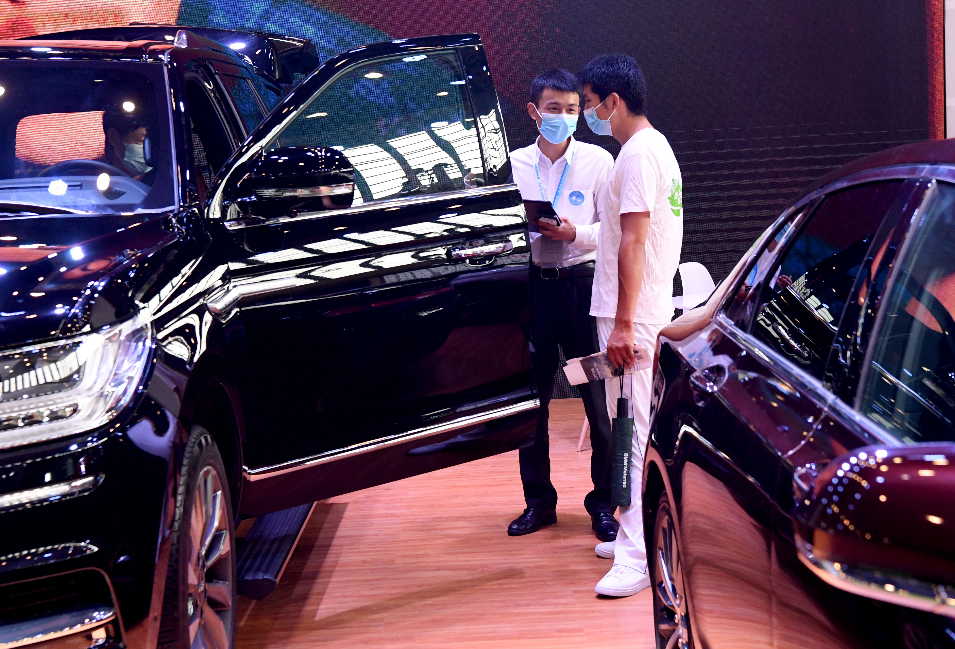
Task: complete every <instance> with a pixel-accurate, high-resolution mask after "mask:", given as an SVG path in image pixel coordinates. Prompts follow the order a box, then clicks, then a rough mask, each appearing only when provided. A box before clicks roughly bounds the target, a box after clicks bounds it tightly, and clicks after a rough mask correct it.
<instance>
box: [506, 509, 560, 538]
mask: <svg viewBox="0 0 955 649" xmlns="http://www.w3.org/2000/svg"><path fill="white" fill-rule="evenodd" d="M556 522H557V512H556V511H554V510H553V509H539V508H537V507H528V508H527V509H525V510H524V513H523V514H521V515H520V516H518V517H517V518H515V519H514V520H513V521H512V522H511V524H510V525H508V526H507V534H508V536H524V535H525V534H533V533H534V532H536V531H537V530H539V529H540V528H542V527H547V526H548V525H553V524H554V523H556Z"/></svg>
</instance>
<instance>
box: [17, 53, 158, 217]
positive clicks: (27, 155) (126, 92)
mask: <svg viewBox="0 0 955 649" xmlns="http://www.w3.org/2000/svg"><path fill="white" fill-rule="evenodd" d="M44 49H45V50H48V49H49V48H44ZM167 105H168V102H167V100H166V81H165V72H164V69H163V66H162V64H160V63H145V62H140V63H133V62H125V61H123V62H120V61H70V60H44V61H24V60H5V61H0V216H2V215H4V214H23V213H31V212H32V213H38V214H48V213H56V212H77V213H97V214H103V213H123V212H135V211H137V210H151V209H162V208H168V207H169V206H170V205H172V204H173V196H174V192H173V165H172V163H171V158H172V155H171V153H170V150H171V149H170V137H169V123H170V122H169V112H168V107H167Z"/></svg>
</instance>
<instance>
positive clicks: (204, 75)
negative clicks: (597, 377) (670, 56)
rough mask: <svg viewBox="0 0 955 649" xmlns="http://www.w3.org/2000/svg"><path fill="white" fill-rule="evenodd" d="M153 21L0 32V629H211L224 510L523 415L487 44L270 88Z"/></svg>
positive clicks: (503, 433)
mask: <svg viewBox="0 0 955 649" xmlns="http://www.w3.org/2000/svg"><path fill="white" fill-rule="evenodd" d="M160 35H162V34H160ZM166 35H167V36H170V37H171V38H165V37H163V38H162V39H161V40H159V41H156V40H150V39H151V38H153V37H149V38H150V39H147V40H137V41H134V42H128V41H113V40H112V39H111V38H104V39H103V40H102V41H100V42H96V41H93V40H89V39H94V38H95V37H96V34H95V33H93V34H91V33H90V32H86V33H85V34H84V36H83V38H84V39H86V40H82V41H70V40H42V39H41V40H31V41H6V42H0V530H2V534H0V645H2V646H5V647H7V646H23V645H27V644H34V643H41V642H48V641H49V642H59V643H66V644H63V645H62V646H70V647H74V646H75V647H89V646H95V647H112V646H117V647H118V646H124V645H125V646H137V647H147V646H148V647H151V646H156V645H157V644H158V645H161V646H169V647H182V646H186V645H190V646H209V647H229V646H231V645H232V643H233V640H234V637H233V636H234V630H235V601H236V581H237V579H238V577H240V576H241V575H239V574H238V573H240V572H241V566H238V565H237V561H236V554H237V553H236V544H235V539H234V525H235V522H236V520H237V519H238V518H239V517H243V516H259V517H260V519H262V518H264V517H263V516H262V515H266V514H269V513H270V512H276V511H280V510H288V509H289V508H295V507H297V506H301V505H303V504H308V503H312V502H313V501H315V500H318V499H322V498H327V497H330V496H334V495H336V494H342V493H345V492H349V491H353V490H356V489H362V488H365V487H369V486H372V485H377V484H381V483H384V482H388V481H392V480H397V479H400V478H404V477H407V476H411V475H415V474H420V473H423V472H427V471H432V470H435V469H439V468H442V467H447V466H451V465H455V464H459V463H461V462H466V461H469V460H472V459H476V458H480V457H485V456H488V455H491V454H495V453H499V452H503V451H507V450H511V449H514V448H516V447H517V445H518V444H519V443H520V441H522V440H523V438H525V437H526V436H527V435H528V434H529V433H530V432H531V431H532V430H533V427H534V421H535V418H536V410H537V408H538V402H537V399H536V395H535V394H534V392H533V389H532V385H531V376H530V369H529V368H530V364H529V352H528V345H527V341H526V338H525V331H526V328H527V320H528V318H529V317H530V310H529V293H528V286H527V279H528V271H527V267H528V261H529V251H528V247H527V239H526V236H527V235H526V222H525V216H524V211H523V206H522V204H521V201H520V195H519V193H518V191H517V189H516V187H514V185H512V184H508V183H507V182H506V179H507V178H508V176H509V173H510V170H509V163H508V155H507V151H508V148H507V142H506V140H505V136H504V130H503V126H502V120H501V114H500V110H499V107H498V100H497V96H496V94H495V90H494V85H493V83H492V81H491V76H490V73H489V71H488V64H487V60H486V58H485V55H484V51H483V48H482V45H481V41H480V39H479V38H478V37H477V36H474V35H458V36H441V37H429V38H421V39H414V40H399V41H394V42H391V43H382V44H374V45H368V46H365V47H361V48H358V49H356V50H353V51H351V52H347V53H345V54H342V55H341V56H339V57H337V58H334V59H332V60H330V61H327V62H326V63H324V64H323V65H322V66H321V67H320V68H318V69H317V70H316V71H315V72H314V73H313V74H311V75H310V76H309V77H308V78H307V79H306V80H304V81H303V82H301V83H300V84H298V85H297V86H295V87H294V89H293V90H292V91H291V92H290V94H288V96H287V97H285V98H284V99H283V98H282V97H281V92H280V91H279V89H278V87H276V85H275V84H274V82H275V81H277V79H276V78H275V77H276V75H275V74H273V75H268V74H263V73H262V70H260V69H258V68H257V67H253V66H252V65H250V62H251V63H255V62H254V61H250V60H249V59H246V58H243V57H242V56H240V55H239V52H238V51H237V50H236V49H233V48H230V47H226V46H223V45H221V44H218V43H216V42H214V41H211V40H207V39H205V38H203V37H201V36H198V35H196V34H193V33H191V32H188V31H178V32H175V34H174V35H173V34H171V33H168V34H166ZM292 538H294V534H293V536H292ZM243 547H244V546H243ZM57 646H61V645H60V644H57Z"/></svg>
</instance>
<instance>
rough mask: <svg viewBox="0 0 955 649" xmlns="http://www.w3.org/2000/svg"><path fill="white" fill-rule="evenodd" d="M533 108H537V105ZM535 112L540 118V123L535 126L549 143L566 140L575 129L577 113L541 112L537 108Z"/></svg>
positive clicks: (558, 142)
mask: <svg viewBox="0 0 955 649" xmlns="http://www.w3.org/2000/svg"><path fill="white" fill-rule="evenodd" d="M534 110H537V106H535V107H534ZM537 114H538V115H539V116H540V118H541V125H540V126H538V127H537V130H538V131H540V132H541V135H542V136H544V139H545V140H547V141H548V142H550V143H551V144H560V143H561V142H564V141H566V140H567V138H569V137H570V136H571V135H573V134H574V131H576V130H577V115H567V114H566V113H560V114H559V115H554V114H552V113H542V112H540V111H539V110H538V111H537Z"/></svg>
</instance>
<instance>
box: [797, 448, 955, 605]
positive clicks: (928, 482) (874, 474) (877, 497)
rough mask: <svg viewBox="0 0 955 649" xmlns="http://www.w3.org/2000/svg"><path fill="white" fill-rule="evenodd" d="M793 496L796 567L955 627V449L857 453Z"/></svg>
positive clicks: (801, 484)
mask: <svg viewBox="0 0 955 649" xmlns="http://www.w3.org/2000/svg"><path fill="white" fill-rule="evenodd" d="M793 489H794V492H795V500H796V508H795V512H794V513H795V519H796V545H797V550H798V552H799V558H800V560H801V561H802V562H803V563H804V564H805V565H806V566H808V567H809V569H810V570H812V571H813V572H814V573H815V574H816V575H817V576H818V577H820V578H821V579H822V580H823V581H825V582H827V583H828V584H830V585H831V586H834V587H836V588H839V589H841V590H845V591H848V592H851V593H854V594H856V595H861V596H863V597H869V598H872V599H877V600H881V601H884V602H890V603H892V604H896V605H899V606H906V607H908V608H914V609H919V610H922V611H928V612H931V613H936V614H940V615H946V616H948V617H953V618H955V445H953V444H930V445H929V444H915V445H910V446H903V447H891V448H880V447H866V448H861V449H857V450H855V451H853V452H851V453H848V454H846V455H843V456H841V457H839V458H838V459H836V460H834V461H832V462H831V463H830V464H829V465H827V466H826V468H825V469H824V470H823V471H821V472H820V473H819V475H818V476H816V477H815V478H813V479H811V480H807V474H806V472H800V471H797V472H796V474H795V477H794V479H793Z"/></svg>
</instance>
